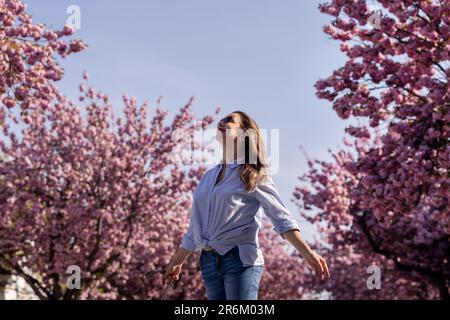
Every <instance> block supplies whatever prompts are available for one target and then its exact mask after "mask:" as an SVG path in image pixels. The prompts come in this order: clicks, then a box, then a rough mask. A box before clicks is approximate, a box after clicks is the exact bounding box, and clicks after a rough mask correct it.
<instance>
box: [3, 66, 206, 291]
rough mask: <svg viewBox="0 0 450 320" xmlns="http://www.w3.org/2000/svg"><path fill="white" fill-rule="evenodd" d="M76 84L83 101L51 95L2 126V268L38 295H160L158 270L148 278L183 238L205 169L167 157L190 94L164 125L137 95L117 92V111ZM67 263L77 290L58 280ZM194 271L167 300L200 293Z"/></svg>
mask: <svg viewBox="0 0 450 320" xmlns="http://www.w3.org/2000/svg"><path fill="white" fill-rule="evenodd" d="M85 79H86V81H87V74H86V75H85ZM79 89H80V92H81V94H80V99H79V100H80V101H82V105H81V106H80V105H78V103H74V102H72V101H70V100H69V99H68V98H66V97H65V96H63V95H62V94H60V93H58V92H56V99H55V101H53V102H52V103H49V104H48V105H47V106H46V108H43V109H34V110H32V111H31V112H29V114H28V115H25V116H22V119H23V120H24V121H25V123H26V125H25V127H24V129H23V130H22V132H21V135H20V136H16V134H15V133H14V130H12V126H11V124H10V123H5V124H4V126H3V136H4V137H5V139H2V140H1V141H0V150H1V152H2V154H3V155H4V159H3V160H2V161H1V162H0V177H1V178H0V179H1V182H0V188H1V190H0V213H1V214H0V234H1V237H0V266H1V268H2V269H4V270H7V271H8V272H11V273H12V274H16V275H19V276H21V277H23V278H24V279H25V280H26V281H27V283H28V284H29V285H30V286H31V287H32V288H33V290H34V291H35V292H36V294H37V295H38V296H39V297H40V298H41V299H79V298H128V299H133V298H146V299H148V298H158V297H160V295H161V291H162V289H163V284H162V277H157V276H155V277H152V278H149V277H146V275H147V274H148V273H149V272H151V271H155V270H160V269H162V268H163V267H164V266H165V265H166V264H168V262H169V259H170V257H171V253H172V252H173V251H174V250H175V246H176V245H177V243H179V242H180V241H181V236H182V234H183V231H185V229H186V228H187V224H188V217H189V214H188V212H189V208H190V202H191V193H192V190H193V188H194V187H195V185H196V183H197V182H198V179H199V177H200V176H201V175H202V174H203V172H204V170H205V168H204V167H203V166H191V167H190V168H188V169H186V168H184V167H183V166H182V164H180V163H178V162H176V161H173V155H172V151H173V150H174V149H175V148H176V147H180V145H182V146H183V147H186V148H190V147H191V146H190V145H189V144H190V143H191V141H192V139H191V137H192V134H193V130H194V129H195V125H194V124H193V120H194V115H193V114H192V112H191V111H190V109H191V103H192V100H191V101H189V103H188V104H187V105H186V106H185V107H183V108H182V109H181V110H180V113H179V114H177V115H175V116H174V118H173V120H172V122H171V123H170V124H169V125H166V124H165V122H166V120H165V119H166V117H167V115H168V113H167V112H166V111H164V110H163V109H162V108H161V107H160V106H158V107H157V108H156V109H155V115H154V117H153V118H151V119H150V118H149V116H148V104H147V103H146V102H145V103H143V104H142V105H140V106H138V104H137V101H136V99H135V98H129V97H127V96H126V95H125V96H123V102H124V111H123V112H124V116H123V117H117V118H116V117H115V116H114V113H113V112H112V106H111V104H109V102H108V96H107V95H106V94H104V93H102V92H99V91H97V90H96V89H95V88H94V87H92V86H89V84H88V83H86V84H83V85H80V88H79ZM44 110H45V111H44ZM12 118H13V117H12ZM16 120H17V119H16ZM17 122H18V123H19V120H17ZM211 122H212V117H210V116H207V117H204V118H202V119H201V121H200V122H199V123H200V125H201V126H202V127H206V126H207V125H208V124H209V123H211ZM175 134H176V135H177V137H178V138H177V139H174V138H173V137H174V135H175ZM72 265H75V266H78V267H79V268H80V270H81V290H75V289H70V288H68V286H67V284H68V283H67V279H68V277H69V276H70V274H68V273H67V268H68V267H69V266H72ZM197 268H198V266H197V264H196V262H195V260H191V262H190V263H188V264H187V266H186V268H185V270H184V271H183V272H184V278H183V279H185V280H182V282H180V283H179V284H178V286H177V290H173V291H172V292H171V297H175V298H191V297H196V296H199V295H200V294H201V290H202V286H201V284H200V282H199V281H200V278H199V274H198V272H197V271H198V270H197Z"/></svg>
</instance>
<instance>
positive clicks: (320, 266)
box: [282, 230, 330, 280]
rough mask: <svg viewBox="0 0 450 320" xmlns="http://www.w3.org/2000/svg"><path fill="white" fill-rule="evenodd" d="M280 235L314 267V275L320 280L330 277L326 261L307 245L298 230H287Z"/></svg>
mask: <svg viewBox="0 0 450 320" xmlns="http://www.w3.org/2000/svg"><path fill="white" fill-rule="evenodd" d="M282 235H283V238H285V239H286V240H287V241H289V242H290V243H291V244H292V245H293V246H294V247H295V249H297V251H298V252H299V253H300V254H301V255H302V257H303V258H304V259H305V260H306V262H307V263H308V264H309V265H310V266H311V267H312V268H313V269H314V272H315V273H316V277H318V278H319V279H321V280H326V279H329V278H330V271H329V270H328V265H327V262H326V261H325V259H324V258H322V257H321V256H319V255H318V254H317V253H316V252H315V251H314V250H312V249H311V248H310V247H309V245H308V244H307V243H306V242H305V240H304V239H303V237H302V235H301V234H300V231H298V230H289V231H286V232H284V233H283V234H282Z"/></svg>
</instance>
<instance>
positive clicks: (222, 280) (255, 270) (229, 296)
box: [200, 246, 264, 300]
mask: <svg viewBox="0 0 450 320" xmlns="http://www.w3.org/2000/svg"><path fill="white" fill-rule="evenodd" d="M263 269H264V266H246V267H244V266H243V265H242V262H241V259H240V258H239V247H238V246H235V247H234V248H233V249H231V250H230V251H228V252H227V253H226V254H224V255H223V256H221V255H219V254H218V253H217V252H216V251H204V250H202V252H201V254H200V270H201V273H202V278H203V281H204V283H205V287H206V296H207V297H208V300H257V299H258V288H259V282H260V280H261V276H262V273H263Z"/></svg>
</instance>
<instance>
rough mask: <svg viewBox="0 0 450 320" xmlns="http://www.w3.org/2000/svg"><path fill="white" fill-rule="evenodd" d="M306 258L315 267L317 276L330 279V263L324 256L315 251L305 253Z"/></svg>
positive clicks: (321, 278)
mask: <svg viewBox="0 0 450 320" xmlns="http://www.w3.org/2000/svg"><path fill="white" fill-rule="evenodd" d="M304 258H305V260H306V262H307V263H308V264H309V265H310V266H311V267H312V268H313V269H314V272H315V274H316V277H317V278H318V279H319V280H328V279H330V271H329V270H328V265H327V262H326V261H325V259H324V258H322V257H321V256H319V255H318V254H317V253H316V252H315V251H311V252H309V253H308V254H305V255H304Z"/></svg>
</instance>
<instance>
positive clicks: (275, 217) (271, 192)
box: [254, 176, 300, 238]
mask: <svg viewBox="0 0 450 320" xmlns="http://www.w3.org/2000/svg"><path fill="white" fill-rule="evenodd" d="M254 195H255V197H256V199H257V200H258V201H259V203H260V204H261V206H262V208H263V210H264V213H265V214H266V215H267V216H268V217H269V219H270V221H271V222H272V225H273V226H274V228H273V230H275V231H276V232H278V233H279V234H280V235H281V236H282V237H283V238H284V236H283V235H282V233H284V232H286V231H289V230H295V229H296V230H299V231H300V226H299V225H298V222H297V221H296V220H295V218H294V217H293V215H292V214H291V213H290V211H289V210H288V209H287V208H286V206H285V205H284V203H283V201H282V200H281V198H280V196H279V194H278V190H277V188H276V186H275V183H274V182H273V180H272V177H270V176H268V177H267V179H266V180H265V181H264V182H262V183H260V184H259V185H258V186H257V187H256V188H255V191H254Z"/></svg>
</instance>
